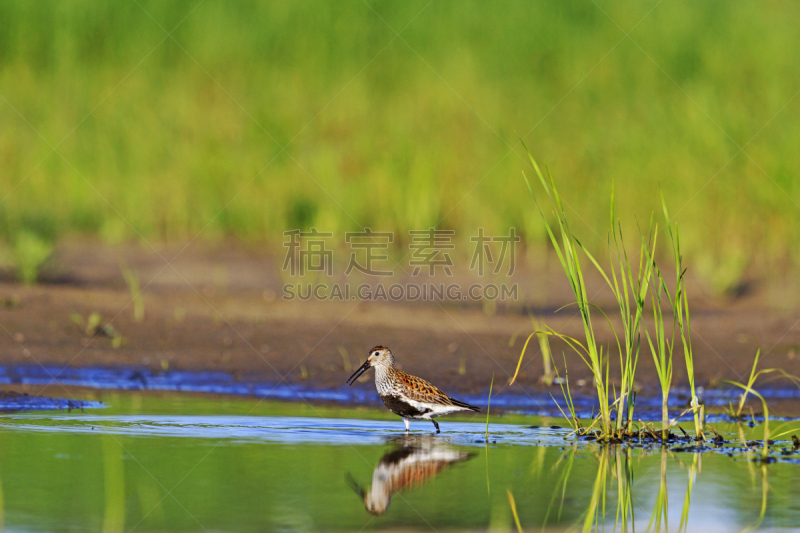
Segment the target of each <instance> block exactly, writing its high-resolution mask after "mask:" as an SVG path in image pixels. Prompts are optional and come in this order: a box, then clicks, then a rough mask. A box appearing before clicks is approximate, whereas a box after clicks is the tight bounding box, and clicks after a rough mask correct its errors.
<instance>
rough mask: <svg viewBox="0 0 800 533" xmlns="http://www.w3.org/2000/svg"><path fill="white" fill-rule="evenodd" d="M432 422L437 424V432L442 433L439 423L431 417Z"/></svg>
mask: <svg viewBox="0 0 800 533" xmlns="http://www.w3.org/2000/svg"><path fill="white" fill-rule="evenodd" d="M431 422H433V425H434V426H436V433H441V431H440V430H439V424H438V423H437V422H436V420H434V419H433V418H431Z"/></svg>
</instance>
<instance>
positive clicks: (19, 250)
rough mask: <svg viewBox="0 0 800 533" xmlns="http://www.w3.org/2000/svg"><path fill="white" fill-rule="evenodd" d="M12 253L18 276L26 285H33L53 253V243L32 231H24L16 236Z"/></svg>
mask: <svg viewBox="0 0 800 533" xmlns="http://www.w3.org/2000/svg"><path fill="white" fill-rule="evenodd" d="M11 252H12V255H13V257H14V263H15V266H16V269H17V276H18V277H19V279H20V280H22V282H23V283H25V284H26V285H32V284H34V283H36V281H37V280H38V279H39V274H40V272H41V269H42V267H43V266H44V265H45V263H46V262H47V260H48V259H49V258H50V255H51V254H52V253H53V243H52V242H51V241H49V240H47V239H44V238H42V237H40V236H39V235H37V234H36V233H34V232H32V231H27V230H22V231H20V232H19V233H18V234H17V235H16V236H15V238H14V242H13V243H12V246H11Z"/></svg>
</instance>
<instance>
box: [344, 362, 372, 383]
mask: <svg viewBox="0 0 800 533" xmlns="http://www.w3.org/2000/svg"><path fill="white" fill-rule="evenodd" d="M367 370H369V360H367V361H366V362H365V363H364V364H363V365H361V366H360V367H358V370H356V371H355V372H353V375H352V376H350V378H349V379H348V380H347V383H349V384H350V385H352V384H353V383H355V382H356V380H357V379H358V378H360V377H361V374H363V373H364V372H366V371H367Z"/></svg>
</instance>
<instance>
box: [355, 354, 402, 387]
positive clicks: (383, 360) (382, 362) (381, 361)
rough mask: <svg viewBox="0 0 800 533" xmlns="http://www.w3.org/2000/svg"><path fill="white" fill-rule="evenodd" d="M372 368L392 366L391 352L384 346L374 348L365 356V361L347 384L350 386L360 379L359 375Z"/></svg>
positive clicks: (392, 357)
mask: <svg viewBox="0 0 800 533" xmlns="http://www.w3.org/2000/svg"><path fill="white" fill-rule="evenodd" d="M372 366H394V356H393V355H392V351H391V350H390V349H389V348H387V347H386V346H376V347H374V348H373V349H371V350H370V351H369V353H368V354H367V360H366V361H365V362H364V364H363V365H361V366H360V367H359V368H358V370H356V371H355V372H354V373H353V375H352V376H350V379H348V380H347V382H348V383H349V384H350V385H352V384H353V383H355V382H356V380H357V379H358V378H359V377H361V374H363V373H364V372H366V371H367V370H369V368H370V367H372Z"/></svg>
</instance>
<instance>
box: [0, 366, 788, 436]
mask: <svg viewBox="0 0 800 533" xmlns="http://www.w3.org/2000/svg"><path fill="white" fill-rule="evenodd" d="M2 384H12V385H29V386H30V385H37V386H49V385H60V386H67V387H90V388H95V389H113V390H150V391H176V392H192V393H210V394H226V395H233V396H255V397H258V398H265V399H270V400H292V401H298V400H300V401H304V402H336V403H341V404H344V405H373V406H376V407H383V405H382V404H381V402H380V400H379V399H378V396H377V395H376V394H375V386H374V384H373V383H372V381H371V380H367V383H360V384H357V385H356V386H354V387H348V386H347V385H345V384H344V383H342V386H341V387H338V388H331V389H326V388H320V387H317V386H314V385H313V384H308V383H292V384H289V383H284V382H281V383H273V382H268V381H253V380H243V379H239V378H237V377H236V376H234V375H233V374H229V373H225V372H208V371H184V370H169V371H154V370H151V369H147V368H134V367H125V366H116V367H59V366H43V365H33V364H31V365H7V366H4V365H0V385H2ZM552 393H553V391H550V390H544V391H542V390H540V391H526V390H524V389H522V388H519V389H507V390H505V391H502V392H499V393H498V392H496V393H495V394H494V396H493V397H492V405H494V406H495V408H500V409H504V410H507V411H515V412H518V413H522V414H529V415H540V416H556V417H558V416H559V415H560V412H561V411H560V410H559V409H563V410H566V404H565V403H564V401H563V398H562V397H561V396H562V395H561V393H560V391H556V393H555V394H552ZM697 393H698V396H699V397H700V399H701V402H702V403H704V404H705V405H706V406H707V407H709V408H712V409H713V408H717V409H720V411H724V408H726V407H727V406H728V403H729V402H730V401H734V402H735V401H737V399H738V397H739V393H740V391H739V389H738V388H736V387H732V386H728V387H724V388H720V389H704V388H703V387H698V389H697ZM760 394H761V395H762V396H763V397H764V398H766V399H768V400H770V402H774V401H776V400H777V401H783V402H788V404H787V405H788V406H789V407H788V408H784V409H782V410H781V412H780V413H779V412H778V411H775V410H772V418H773V419H783V420H789V419H790V418H789V417H788V416H787V417H782V416H780V415H781V414H785V415H789V416H797V415H800V387H791V388H766V389H760ZM488 395H489V391H488V390H486V391H483V393H481V394H459V399H461V400H463V401H466V402H467V403H471V404H473V405H486V401H487V398H488ZM690 397H691V394H690V393H689V391H688V390H686V389H682V388H680V387H673V388H672V392H671V393H670V400H669V405H670V415H671V416H672V417H675V416H678V415H679V414H680V413H682V412H684V411H685V409H686V408H687V407H688V406H689V399H690ZM572 398H573V402H574V407H575V409H576V411H577V413H578V415H579V416H581V417H584V418H591V414H592V413H593V412H594V411H596V409H597V395H596V392H595V391H594V389H591V388H581V387H578V388H573V389H572ZM559 406H560V407H559ZM68 407H69V406H68V405H66V403H64V405H60V406H57V405H54V406H53V408H68ZM8 408H16V409H24V408H26V407H25V406H24V405H13V404H12V405H10V406H9V407H8ZM34 408H35V407H34ZM39 408H41V407H39ZM0 409H3V405H2V403H1V402H0ZM776 415H777V416H776ZM636 416H637V418H641V419H642V420H650V421H660V420H661V396H660V392H658V391H656V390H652V391H650V394H639V395H638V397H637V399H636ZM755 418H756V419H758V418H759V417H758V415H757V416H756V417H755ZM708 420H709V421H715V422H716V421H728V420H729V419H728V418H727V417H726V416H725V415H719V414H715V413H713V412H710V413H709V416H708Z"/></svg>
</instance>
